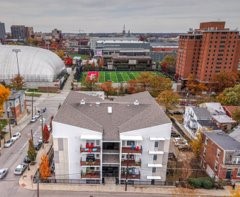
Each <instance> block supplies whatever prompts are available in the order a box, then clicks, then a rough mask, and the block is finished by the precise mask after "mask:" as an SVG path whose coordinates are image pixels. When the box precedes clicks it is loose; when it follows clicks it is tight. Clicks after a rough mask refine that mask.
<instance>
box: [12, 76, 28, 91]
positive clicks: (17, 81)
mask: <svg viewBox="0 0 240 197" xmlns="http://www.w3.org/2000/svg"><path fill="white" fill-rule="evenodd" d="M24 84H25V82H24V78H23V77H22V76H21V75H19V74H17V75H16V76H15V77H14V78H12V79H11V86H12V87H13V88H14V89H16V90H22V89H23V86H24Z"/></svg>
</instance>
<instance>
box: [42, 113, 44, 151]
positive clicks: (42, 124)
mask: <svg viewBox="0 0 240 197" xmlns="http://www.w3.org/2000/svg"><path fill="white" fill-rule="evenodd" d="M41 120H42V123H41V127H42V142H43V143H42V147H43V148H44V138H43V113H41Z"/></svg>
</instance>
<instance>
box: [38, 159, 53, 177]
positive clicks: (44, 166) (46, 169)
mask: <svg viewBox="0 0 240 197" xmlns="http://www.w3.org/2000/svg"><path fill="white" fill-rule="evenodd" d="M39 174H40V178H41V179H47V178H48V177H50V176H51V171H50V166H49V159H48V156H47V155H43V156H42V157H41V163H40V166H39Z"/></svg>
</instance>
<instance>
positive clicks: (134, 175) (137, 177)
mask: <svg viewBox="0 0 240 197" xmlns="http://www.w3.org/2000/svg"><path fill="white" fill-rule="evenodd" d="M126 178H127V179H128V180H129V179H140V173H139V174H128V175H126V174H125V173H124V174H121V179H126Z"/></svg>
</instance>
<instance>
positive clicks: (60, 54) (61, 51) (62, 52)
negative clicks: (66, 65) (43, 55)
mask: <svg viewBox="0 0 240 197" xmlns="http://www.w3.org/2000/svg"><path fill="white" fill-rule="evenodd" d="M55 53H56V54H57V55H58V56H59V57H60V58H61V59H62V60H63V59H64V56H65V54H64V51H63V50H57V51H55Z"/></svg>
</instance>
